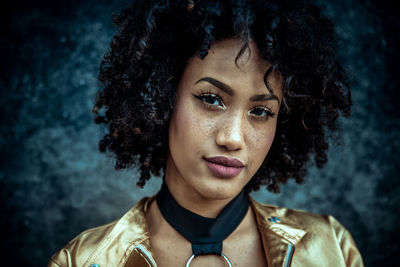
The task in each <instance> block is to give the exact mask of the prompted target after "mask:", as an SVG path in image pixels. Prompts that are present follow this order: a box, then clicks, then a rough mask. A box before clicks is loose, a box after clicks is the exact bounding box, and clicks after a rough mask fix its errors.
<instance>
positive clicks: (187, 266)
mask: <svg viewBox="0 0 400 267" xmlns="http://www.w3.org/2000/svg"><path fill="white" fill-rule="evenodd" d="M221 256H222V257H223V258H224V260H225V261H226V263H228V266H229V267H232V263H231V261H230V260H229V259H228V257H227V256H225V254H224V253H221ZM195 257H196V255H194V254H193V255H192V256H190V258H189V259H188V261H187V262H186V267H189V265H190V263H191V262H192V260H193V259H194V258H195Z"/></svg>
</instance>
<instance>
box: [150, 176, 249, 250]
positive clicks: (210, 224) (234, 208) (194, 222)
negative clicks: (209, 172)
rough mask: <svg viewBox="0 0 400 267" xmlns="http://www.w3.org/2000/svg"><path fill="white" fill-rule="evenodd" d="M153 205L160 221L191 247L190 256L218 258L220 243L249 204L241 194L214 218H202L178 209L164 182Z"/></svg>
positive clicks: (233, 227) (234, 227) (247, 199)
mask: <svg viewBox="0 0 400 267" xmlns="http://www.w3.org/2000/svg"><path fill="white" fill-rule="evenodd" d="M156 201H157V205H158V207H159V209H160V211H161V214H162V215H163V217H164V219H165V220H166V221H167V222H168V223H169V224H170V225H171V226H172V227H173V228H174V229H175V230H176V231H178V233H180V234H181V235H182V236H183V237H184V238H186V239H187V240H188V241H190V242H191V243H192V251H193V254H194V256H197V255H206V254H217V255H222V242H223V241H224V239H225V238H227V237H228V236H229V235H230V234H231V233H232V232H233V231H234V230H235V229H236V227H237V226H238V225H239V224H240V222H241V221H242V220H243V218H244V216H245V215H246V213H247V210H248V208H249V204H250V202H249V198H248V195H247V194H246V193H245V192H244V190H242V192H240V193H239V195H237V196H236V197H235V198H234V199H233V200H232V201H231V202H229V204H228V205H227V206H226V207H225V208H224V209H223V210H222V211H221V213H220V214H219V215H218V216H217V218H215V219H214V218H207V217H203V216H200V215H198V214H196V213H193V212H191V211H189V210H187V209H185V208H183V207H182V206H180V205H179V204H178V202H176V200H175V199H174V198H173V196H172V195H171V193H170V192H169V190H168V187H167V185H166V183H165V182H164V183H163V185H162V187H161V190H160V191H159V192H158V194H157V196H156Z"/></svg>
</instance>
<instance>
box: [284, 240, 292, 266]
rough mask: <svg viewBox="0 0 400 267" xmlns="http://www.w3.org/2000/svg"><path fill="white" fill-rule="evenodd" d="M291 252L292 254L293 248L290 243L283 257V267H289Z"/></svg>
mask: <svg viewBox="0 0 400 267" xmlns="http://www.w3.org/2000/svg"><path fill="white" fill-rule="evenodd" d="M293 252H294V246H293V244H292V243H289V244H288V250H287V252H286V256H285V264H284V265H283V266H284V267H289V266H290V265H291V263H292V257H293Z"/></svg>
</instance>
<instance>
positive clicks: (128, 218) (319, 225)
mask: <svg viewBox="0 0 400 267" xmlns="http://www.w3.org/2000/svg"><path fill="white" fill-rule="evenodd" d="M153 200H154V197H152V198H143V199H142V200H140V201H139V202H138V203H137V204H136V205H135V206H134V207H133V208H132V209H131V210H129V211H128V212H127V213H126V214H125V215H124V216H123V217H122V218H121V219H119V220H117V221H115V222H112V223H110V224H107V225H103V226H100V227H96V228H92V229H89V230H86V231H84V232H83V233H81V234H80V235H79V236H77V237H76V238H74V239H73V240H72V241H71V242H70V243H69V244H68V245H67V246H66V247H64V248H63V249H61V250H60V251H59V252H57V253H56V254H55V255H53V257H52V258H51V260H50V262H49V265H48V267H61V266H74V267H75V266H78V267H106V266H112V267H156V266H157V264H156V262H155V260H154V258H153V257H152V254H151V249H150V240H149V234H148V231H147V227H146V219H145V212H146V210H147V209H148V207H149V204H150V203H151V202H152V201H153ZM250 203H251V208H252V209H253V211H254V213H255V215H256V220H257V224H258V230H259V232H260V234H261V237H262V242H263V246H264V251H265V257H266V259H267V263H268V266H269V267H278V266H279V267H286V266H292V267H298V266H307V267H308V266H326V267H327V266H332V267H340V266H354V267H355V266H364V264H363V261H362V258H361V255H360V253H359V251H358V249H357V246H356V244H355V243H354V240H353V238H352V237H351V235H350V233H349V232H348V231H347V230H346V229H345V228H344V227H343V226H342V225H341V224H340V223H339V222H338V221H337V220H335V219H334V218H333V217H332V216H326V215H319V214H312V213H308V212H303V211H296V210H291V209H286V208H280V207H276V206H271V205H265V204H261V203H258V202H256V201H255V200H253V199H252V198H250Z"/></svg>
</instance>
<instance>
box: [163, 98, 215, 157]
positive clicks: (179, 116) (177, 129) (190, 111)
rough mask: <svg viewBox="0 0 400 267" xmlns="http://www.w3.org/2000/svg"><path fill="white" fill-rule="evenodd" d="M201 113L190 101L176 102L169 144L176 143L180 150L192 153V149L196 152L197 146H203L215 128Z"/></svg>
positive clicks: (212, 122)
mask: <svg viewBox="0 0 400 267" xmlns="http://www.w3.org/2000/svg"><path fill="white" fill-rule="evenodd" d="M203 113H204V112H203V111H201V110H199V109H198V108H197V107H196V106H195V105H194V104H193V103H191V102H190V101H186V102H182V101H178V103H177V104H176V106H175V109H174V114H173V116H172V118H171V124H170V127H171V128H170V142H174V143H178V145H179V146H180V149H181V150H182V149H183V150H187V151H191V152H192V153H193V149H196V150H197V151H198V150H199V149H200V147H199V145H200V144H204V142H205V141H206V139H207V138H208V137H209V136H211V135H212V134H213V129H215V126H216V123H215V122H214V121H213V120H210V119H207V117H205V114H203ZM172 138H173V140H172ZM197 151H196V152H197Z"/></svg>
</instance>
